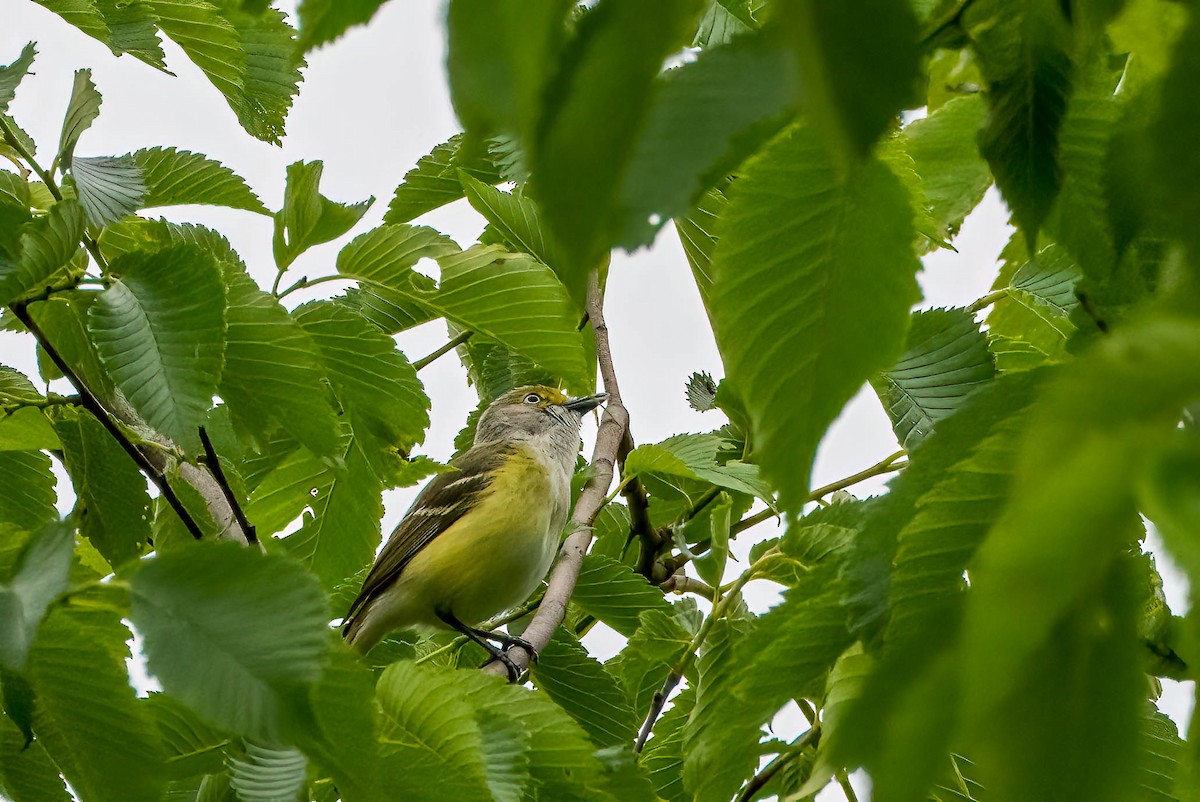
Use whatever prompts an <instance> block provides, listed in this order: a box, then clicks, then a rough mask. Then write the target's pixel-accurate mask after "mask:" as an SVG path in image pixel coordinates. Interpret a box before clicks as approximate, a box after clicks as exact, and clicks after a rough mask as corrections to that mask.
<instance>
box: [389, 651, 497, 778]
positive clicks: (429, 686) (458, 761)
mask: <svg viewBox="0 0 1200 802" xmlns="http://www.w3.org/2000/svg"><path fill="white" fill-rule="evenodd" d="M455 673H456V672H446V671H438V670H435V669H432V668H427V667H423V666H418V665H416V664H415V663H412V662H409V661H401V662H398V663H393V664H392V665H391V666H389V667H388V668H387V669H386V670H384V672H383V675H382V676H381V677H380V678H379V685H378V687H377V693H378V696H379V703H380V706H381V707H382V710H383V716H382V718H381V720H380V731H379V738H380V741H381V743H382V745H383V746H382V749H383V761H384V766H383V770H384V772H385V773H386V777H387V782H388V783H389V790H390V791H391V793H392V794H393V795H398V796H402V797H404V798H405V799H414V800H426V799H428V800H434V799H447V798H449V799H487V798H488V797H489V794H488V790H487V775H486V768H485V764H484V760H483V738H482V736H481V734H480V730H479V725H478V724H477V723H476V722H475V718H474V711H473V710H472V708H471V705H470V704H469V703H468V701H467V700H466V699H464V698H463V691H462V687H461V683H460V682H459V681H457V678H456V676H455ZM401 768H402V770H401ZM391 783H395V784H394V785H392V784H391Z"/></svg>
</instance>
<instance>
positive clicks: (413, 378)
mask: <svg viewBox="0 0 1200 802" xmlns="http://www.w3.org/2000/svg"><path fill="white" fill-rule="evenodd" d="M295 318H296V321H297V322H298V323H299V324H300V327H301V328H302V329H304V330H305V331H306V332H308V334H309V336H311V337H312V338H313V342H314V343H316V346H317V349H318V351H319V352H320V354H321V360H322V361H323V362H324V364H325V369H326V371H327V372H328V374H329V379H330V381H331V382H332V383H333V389H334V393H335V394H336V395H337V397H338V400H339V401H341V403H342V406H343V407H344V408H345V409H346V411H347V412H349V413H350V420H351V423H352V425H354V426H355V427H358V426H360V425H364V426H365V427H366V431H370V432H371V433H372V434H373V435H374V436H375V437H377V438H378V439H379V440H380V441H381V442H383V443H384V444H386V445H389V446H394V447H396V448H399V449H402V450H404V451H407V450H408V449H410V448H412V446H414V445H416V444H417V443H419V442H421V441H422V440H423V439H425V428H426V427H427V426H429V398H428V396H426V395H425V389H424V387H423V386H422V384H421V380H420V379H418V378H417V372H416V370H414V369H413V366H412V365H411V364H409V362H408V360H407V359H405V357H404V354H402V353H400V352H399V351H398V350H396V343H395V341H394V340H392V338H391V337H388V336H387V335H385V334H383V333H382V332H380V331H379V330H378V329H376V328H375V327H373V326H372V325H371V324H370V323H368V322H367V321H366V320H365V319H363V318H362V317H360V316H359V315H356V314H355V313H354V312H352V311H350V310H349V309H346V308H345V307H341V306H337V305H335V304H331V303H328V302H321V301H317V302H314V303H311V304H306V305H305V306H302V307H300V308H299V309H297V310H296V312H295Z"/></svg>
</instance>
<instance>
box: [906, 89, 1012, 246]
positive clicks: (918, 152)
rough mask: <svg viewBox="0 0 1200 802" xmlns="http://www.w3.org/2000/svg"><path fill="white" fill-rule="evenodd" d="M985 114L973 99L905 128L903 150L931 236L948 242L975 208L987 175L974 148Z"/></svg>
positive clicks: (962, 99)
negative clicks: (921, 198) (915, 179)
mask: <svg viewBox="0 0 1200 802" xmlns="http://www.w3.org/2000/svg"><path fill="white" fill-rule="evenodd" d="M985 113H986V110H985V108H984V105H983V99H982V98H980V97H979V96H978V95H972V96H968V97H956V98H953V99H951V100H949V101H947V102H946V103H945V104H944V105H942V106H941V107H940V108H938V109H937V110H936V111H934V112H932V113H931V114H930V115H929V116H928V117H925V118H924V119H920V120H916V121H915V122H913V123H911V124H909V125H907V126H905V128H904V130H903V132H902V133H901V140H902V143H903V148H904V150H905V152H907V153H908V155H909V156H911V157H912V160H913V168H914V169H915V170H916V172H917V174H918V175H919V176H920V177H921V190H922V194H923V196H924V200H925V202H926V203H927V204H928V206H929V212H930V215H931V216H932V218H933V223H934V225H935V226H936V234H937V235H938V237H940V238H941V239H943V240H952V239H953V238H954V237H955V235H956V234H958V230H959V228H960V227H961V226H962V222H963V220H964V219H966V216H967V215H968V214H970V212H971V210H972V209H974V208H975V207H976V206H977V205H979V201H981V200H982V199H983V195H984V193H985V192H986V191H987V188H988V187H989V186H991V183H992V174H991V172H990V171H989V170H988V166H987V162H985V161H984V160H983V159H982V157H980V155H979V150H978V148H977V146H976V144H975V139H976V136H977V134H978V132H979V128H980V126H981V125H982V124H983V121H984V117H985Z"/></svg>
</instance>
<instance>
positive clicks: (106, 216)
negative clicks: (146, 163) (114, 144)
mask: <svg viewBox="0 0 1200 802" xmlns="http://www.w3.org/2000/svg"><path fill="white" fill-rule="evenodd" d="M71 177H72V178H73V179H74V180H75V190H76V192H78V193H79V202H80V203H82V204H83V208H84V210H85V211H87V216H88V222H89V223H91V224H92V225H93V226H106V225H108V224H109V223H114V222H116V221H117V220H120V219H121V218H122V217H124V216H125V215H127V214H132V213H133V212H136V211H137V210H138V209H140V208H142V206H143V205H144V201H145V198H146V184H145V182H144V180H143V178H142V169H141V168H140V167H139V166H138V165H137V163H136V162H135V161H134V160H133V159H131V158H130V157H129V156H96V157H91V158H83V157H80V158H78V159H73V160H72V161H71Z"/></svg>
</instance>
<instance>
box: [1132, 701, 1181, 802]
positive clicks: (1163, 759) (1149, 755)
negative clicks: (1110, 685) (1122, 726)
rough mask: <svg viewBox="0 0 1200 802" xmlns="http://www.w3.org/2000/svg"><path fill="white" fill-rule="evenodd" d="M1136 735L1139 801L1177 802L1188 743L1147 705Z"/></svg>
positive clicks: (1163, 716) (1155, 710)
mask: <svg viewBox="0 0 1200 802" xmlns="http://www.w3.org/2000/svg"><path fill="white" fill-rule="evenodd" d="M1139 729H1140V732H1139V733H1138V774H1137V779H1138V785H1139V786H1140V788H1139V789H1138V794H1139V795H1138V797H1137V799H1138V802H1168V800H1173V799H1176V798H1177V797H1176V794H1177V793H1178V786H1177V785H1176V782H1177V778H1181V777H1182V776H1183V772H1182V771H1181V770H1180V766H1179V764H1180V763H1181V762H1182V761H1183V760H1185V759H1186V758H1185V755H1186V752H1185V750H1186V748H1187V744H1186V743H1185V742H1184V741H1183V739H1181V738H1180V737H1179V729H1178V727H1177V726H1176V725H1175V722H1174V721H1172V720H1171V719H1170V718H1169V717H1168V716H1166V715H1165V714H1164V713H1161V712H1159V711H1158V710H1157V709H1156V708H1155V707H1154V705H1153V704H1151V703H1149V702H1147V703H1146V709H1145V711H1144V712H1143V714H1142V721H1141V727H1140V728H1139Z"/></svg>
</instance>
